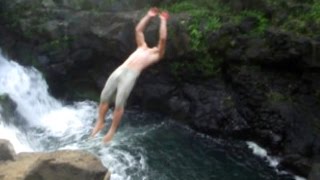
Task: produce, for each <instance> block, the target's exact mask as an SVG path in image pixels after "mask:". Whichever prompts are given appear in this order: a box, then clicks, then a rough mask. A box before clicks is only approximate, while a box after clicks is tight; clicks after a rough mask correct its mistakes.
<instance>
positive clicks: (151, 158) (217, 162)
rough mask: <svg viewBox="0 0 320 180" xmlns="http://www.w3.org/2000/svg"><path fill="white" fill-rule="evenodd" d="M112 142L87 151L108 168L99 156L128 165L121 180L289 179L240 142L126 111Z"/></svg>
mask: <svg viewBox="0 0 320 180" xmlns="http://www.w3.org/2000/svg"><path fill="white" fill-rule="evenodd" d="M101 138H102V134H101ZM114 141H115V143H111V144H110V145H109V146H108V145H107V146H104V147H102V148H99V147H98V148H97V149H95V148H93V149H91V150H90V149H89V151H92V152H94V153H96V154H97V155H99V156H100V157H101V158H102V160H103V161H105V163H106V164H107V167H111V166H112V164H113V163H114V162H113V163H112V162H107V161H108V158H105V156H108V155H107V154H104V153H112V152H113V153H114V154H113V155H115V157H116V158H118V160H119V161H122V162H121V163H123V164H124V165H127V167H126V168H124V171H123V172H124V174H125V177H126V179H127V178H128V179H136V180H138V179H150V180H153V179H155V180H158V179H159V180H178V179H179V180H180V179H181V180H195V179H199V180H214V179H217V180H292V179H293V177H292V176H289V175H280V174H279V173H276V171H275V169H274V168H273V167H270V166H269V163H268V162H267V161H266V160H265V159H263V158H261V157H258V156H255V155H253V153H252V150H251V149H249V148H248V145H247V144H246V143H245V142H239V141H230V140H228V141H227V140H221V139H213V138H209V137H206V136H204V135H201V134H198V133H195V132H194V131H192V130H190V129H188V128H186V127H184V126H182V125H179V124H177V123H176V122H173V121H171V120H168V119H164V117H163V116H160V115H155V114H142V113H141V112H135V111H130V112H127V113H126V115H125V117H124V119H123V121H122V125H121V127H120V129H119V131H118V133H117V135H116V137H115V139H114ZM116 151H121V152H122V153H120V154H119V153H115V152H116ZM128 157H129V158H128ZM130 163H131V164H130ZM115 171H117V170H115ZM123 172H122V173H123ZM122 175H123V174H122ZM119 179H121V178H119Z"/></svg>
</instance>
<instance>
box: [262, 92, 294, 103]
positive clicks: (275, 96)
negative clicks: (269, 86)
mask: <svg viewBox="0 0 320 180" xmlns="http://www.w3.org/2000/svg"><path fill="white" fill-rule="evenodd" d="M267 97H268V99H269V100H270V101H271V102H283V101H287V100H289V98H288V97H286V96H285V95H283V94H281V93H280V92H277V91H270V92H269V93H268V94H267Z"/></svg>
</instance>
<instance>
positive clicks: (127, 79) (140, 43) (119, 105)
mask: <svg viewBox="0 0 320 180" xmlns="http://www.w3.org/2000/svg"><path fill="white" fill-rule="evenodd" d="M158 14H159V18H160V28H159V42H158V44H157V46H155V47H148V45H147V43H146V42H145V38H144V34H143V31H144V29H145V27H146V25H147V24H148V23H149V21H150V20H151V19H152V18H154V17H156V16H157V15H158ZM168 19H169V13H168V12H167V11H163V12H160V11H159V10H158V9H157V8H151V9H149V11H148V12H147V14H146V15H145V16H144V17H142V19H141V20H140V22H139V23H138V24H137V26H136V28H135V37H136V43H137V49H136V50H135V51H134V52H133V53H132V54H131V55H130V56H129V57H128V59H127V60H126V61H125V62H124V63H123V64H121V65H120V66H119V67H118V68H117V69H116V70H115V71H113V73H112V74H111V75H110V76H109V78H108V80H107V82H106V84H105V86H104V88H103V90H102V92H101V96H100V105H99V110H98V111H99V112H98V119H97V122H96V125H95V127H94V129H93V131H92V134H91V136H92V137H93V136H95V135H96V134H97V133H98V132H99V131H100V130H101V129H102V128H103V127H104V119H105V115H106V112H107V111H108V109H109V106H110V104H111V103H114V104H115V108H114V112H113V119H112V124H111V127H110V129H109V131H108V132H107V134H106V135H105V136H104V137H103V141H104V142H109V141H111V140H112V138H113V136H114V134H115V132H116V130H117V128H118V126H119V123H120V121H121V118H122V115H123V113H124V108H125V105H126V101H127V99H128V97H129V94H130V92H131V91H132V89H133V87H134V85H135V82H136V80H137V78H138V77H139V75H140V73H141V72H142V71H143V70H144V69H146V68H147V67H149V66H150V65H152V64H154V63H157V62H158V61H159V60H160V59H162V58H163V56H164V53H165V46H166V40H167V20H168Z"/></svg>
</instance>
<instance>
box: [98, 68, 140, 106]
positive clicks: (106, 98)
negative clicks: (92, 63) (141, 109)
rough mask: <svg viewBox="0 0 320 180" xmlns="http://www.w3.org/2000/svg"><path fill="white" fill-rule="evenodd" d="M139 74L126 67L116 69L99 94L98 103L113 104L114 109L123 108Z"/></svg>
mask: <svg viewBox="0 0 320 180" xmlns="http://www.w3.org/2000/svg"><path fill="white" fill-rule="evenodd" d="M139 74H140V73H139V72H137V71H134V70H132V69H129V68H126V67H120V68H118V69H116V70H115V71H114V72H113V73H112V74H111V75H110V77H109V78H108V80H107V82H106V84H105V86H104V88H103V90H102V92H101V97H100V101H101V102H107V103H108V104H110V103H115V107H124V106H125V105H126V101H127V99H128V97H129V95H130V93H131V91H132V89H133V87H134V84H135V82H136V80H137V78H138V77H139Z"/></svg>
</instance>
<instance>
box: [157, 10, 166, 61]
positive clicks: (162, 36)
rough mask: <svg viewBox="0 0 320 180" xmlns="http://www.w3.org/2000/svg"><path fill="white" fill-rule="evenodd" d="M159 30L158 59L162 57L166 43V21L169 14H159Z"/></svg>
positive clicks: (164, 12)
mask: <svg viewBox="0 0 320 180" xmlns="http://www.w3.org/2000/svg"><path fill="white" fill-rule="evenodd" d="M159 17H160V29H159V43H158V48H159V57H160V59H161V58H162V57H163V56H164V53H165V49H166V41H167V20H168V19H169V13H168V12H167V11H163V12H161V14H160V16H159Z"/></svg>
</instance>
